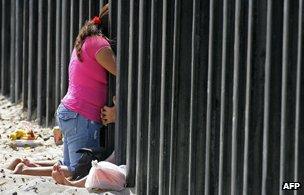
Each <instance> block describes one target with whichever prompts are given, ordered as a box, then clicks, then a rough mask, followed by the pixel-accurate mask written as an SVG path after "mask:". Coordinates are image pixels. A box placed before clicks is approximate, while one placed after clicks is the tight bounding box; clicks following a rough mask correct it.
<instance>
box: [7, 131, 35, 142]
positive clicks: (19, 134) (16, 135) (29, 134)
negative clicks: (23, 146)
mask: <svg viewBox="0 0 304 195" xmlns="http://www.w3.org/2000/svg"><path fill="white" fill-rule="evenodd" d="M10 139H11V140H17V139H23V140H34V139H36V136H35V134H34V132H33V131H32V130H30V131H26V130H24V129H18V130H16V131H14V132H12V133H11V134H10Z"/></svg>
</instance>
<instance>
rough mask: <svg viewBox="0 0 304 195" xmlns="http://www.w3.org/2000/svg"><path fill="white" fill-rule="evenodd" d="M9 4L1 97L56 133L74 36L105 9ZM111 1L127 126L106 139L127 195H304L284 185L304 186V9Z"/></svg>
mask: <svg viewBox="0 0 304 195" xmlns="http://www.w3.org/2000/svg"><path fill="white" fill-rule="evenodd" d="M0 2H1V3H0V10H1V15H0V17H1V19H0V26H1V39H0V43H1V44H0V45H1V48H0V52H1V55H0V62H1V64H0V67H1V68H0V89H1V93H2V94H3V95H6V96H7V97H9V98H10V99H11V101H13V102H18V101H22V103H23V107H24V108H25V109H26V110H27V112H28V119H29V120H30V119H37V120H38V122H39V124H45V125H47V126H49V125H51V124H53V119H54V117H53V114H54V112H55V109H56V107H57V105H58V103H59V101H60V98H61V97H62V96H63V95H64V94H65V92H66V88H67V68H68V60H69V55H70V52H71V50H72V43H73V41H74V39H75V36H76V34H77V31H78V30H79V28H80V27H81V25H82V24H83V22H84V20H86V19H89V18H91V17H92V16H93V15H95V14H96V13H97V12H98V10H99V8H100V6H101V5H104V4H105V3H106V2H107V1H97V0H56V1H55V0H0ZM109 3H110V21H111V38H112V39H113V40H115V42H116V44H115V51H116V53H117V64H118V67H119V68H118V75H117V78H116V85H115V79H114V78H111V83H110V85H111V87H110V88H111V90H112V93H111V94H110V97H109V99H111V96H113V94H114V93H115V94H116V97H117V113H118V120H117V122H116V124H115V135H114V129H113V128H114V127H111V128H112V130H111V129H108V130H106V131H105V132H106V133H104V136H105V137H106V139H105V140H106V141H105V142H106V143H107V144H105V145H106V146H107V147H114V148H115V152H116V160H117V162H118V163H119V164H124V163H126V164H127V182H128V186H130V187H135V189H136V193H137V194H174V195H175V194H191V195H192V194H205V195H209V194H220V195H222V194H231V195H235V194H244V195H247V194H248V195H250V194H252V195H256V194H263V195H268V194H280V195H282V194H291V193H292V194H297V193H298V194H301V192H300V191H299V192H298V191H284V190H282V185H283V182H300V183H301V182H302V183H301V184H302V185H304V155H302V153H301V151H303V150H304V131H303V130H304V129H303V128H304V126H303V120H302V119H303V117H304V116H303V114H304V113H303V99H304V96H303V95H304V94H303V87H304V85H303V79H304V78H303V71H304V70H303V60H302V56H303V50H302V46H303V0H293V1H289V0H187V1H186V0H162V1H160V0H151V1H145V0H120V1H114V0H112V1H109ZM115 86H116V87H115ZM302 190H303V186H302Z"/></svg>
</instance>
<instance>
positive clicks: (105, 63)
mask: <svg viewBox="0 0 304 195" xmlns="http://www.w3.org/2000/svg"><path fill="white" fill-rule="evenodd" d="M96 60H97V62H98V63H99V64H100V65H101V66H102V67H104V68H105V69H106V70H107V71H109V72H110V73H111V74H113V75H115V76H116V70H117V68H116V61H115V55H114V53H113V51H112V49H111V48H110V47H105V48H103V49H101V50H100V51H99V52H98V53H97V54H96Z"/></svg>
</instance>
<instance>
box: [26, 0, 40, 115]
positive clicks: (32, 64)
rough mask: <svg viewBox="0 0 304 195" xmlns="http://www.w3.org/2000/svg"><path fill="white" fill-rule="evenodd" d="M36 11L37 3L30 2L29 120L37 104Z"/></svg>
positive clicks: (31, 0) (34, 0) (32, 0)
mask: <svg viewBox="0 0 304 195" xmlns="http://www.w3.org/2000/svg"><path fill="white" fill-rule="evenodd" d="M37 10H38V1H36V0H30V4H29V66H28V73H29V74H28V99H27V100H28V115H27V119H28V120H31V119H32V116H33V112H34V109H35V107H36V103H37V97H36V87H35V86H36V85H37V82H36V81H35V80H36V79H35V78H36V77H35V76H36V71H37V39H36V36H37V30H38V29H37V22H38V21H37Z"/></svg>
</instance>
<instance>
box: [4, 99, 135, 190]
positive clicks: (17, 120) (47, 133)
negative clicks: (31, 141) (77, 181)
mask: <svg viewBox="0 0 304 195" xmlns="http://www.w3.org/2000/svg"><path fill="white" fill-rule="evenodd" d="M19 128H23V129H26V130H33V131H34V132H36V135H38V136H39V138H38V139H37V140H38V141H40V142H41V143H42V144H43V145H41V146H37V147H34V148H30V147H14V146H12V141H11V140H10V139H9V138H8V135H9V134H10V133H11V132H12V131H15V130H17V129H19ZM25 156H26V157H27V158H30V159H33V160H58V159H61V158H62V146H56V145H55V144H54V139H53V137H52V131H51V129H50V128H42V127H40V126H38V125H37V123H35V122H28V121H26V113H25V112H23V111H22V105H21V104H17V105H14V104H12V103H11V102H9V101H8V100H7V99H5V98H4V97H3V96H0V194H1V195H2V194H3V195H5V194H22V195H27V194H41V195H43V194H45V195H50V194H52V195H55V194H71V195H72V194H73V195H77V194H79V195H82V194H134V193H133V192H132V191H133V190H131V189H126V190H124V191H122V192H105V193H98V192H89V191H87V190H86V189H84V188H74V187H68V186H62V185H58V184H55V183H54V181H53V180H52V178H51V177H33V176H24V175H14V174H11V171H10V170H8V169H6V166H7V164H8V163H9V162H10V161H11V160H12V159H14V158H17V157H19V158H20V157H25Z"/></svg>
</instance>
